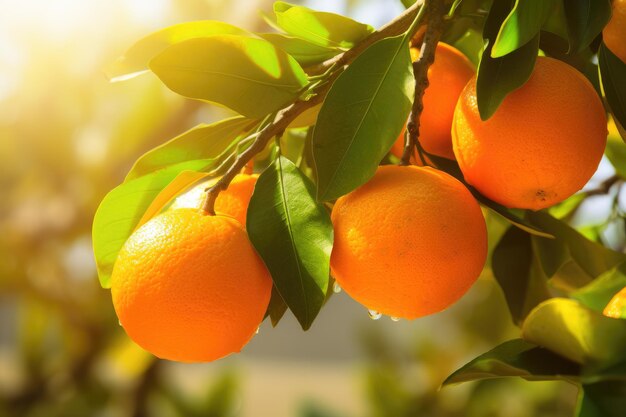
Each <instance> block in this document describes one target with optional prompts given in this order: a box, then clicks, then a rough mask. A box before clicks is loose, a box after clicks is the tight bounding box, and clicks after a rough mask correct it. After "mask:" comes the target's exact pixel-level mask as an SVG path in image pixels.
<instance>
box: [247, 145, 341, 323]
mask: <svg viewBox="0 0 626 417" xmlns="http://www.w3.org/2000/svg"><path fill="white" fill-rule="evenodd" d="M247 230H248V235H249V236H250V241H251V242H252V244H253V245H254V247H255V248H256V250H257V252H258V253H259V255H261V257H262V258H263V261H264V262H265V264H266V265H267V267H268V269H269V270H270V273H271V274H272V279H273V280H274V285H275V286H276V289H277V290H278V292H279V293H280V296H281V297H282V299H283V300H284V301H285V303H286V304H287V305H288V306H289V308H290V309H291V311H292V312H293V313H294V315H295V316H296V318H297V319H298V321H299V322H300V325H301V326H302V328H303V329H304V330H307V329H308V328H309V327H311V324H312V323H313V320H314V319H315V317H316V316H317V314H318V313H319V311H320V308H321V307H322V304H323V303H324V299H325V297H326V293H327V291H328V285H329V277H330V252H331V250H332V244H333V227H332V223H331V222H330V216H329V215H328V212H327V211H326V208H325V207H324V206H323V205H322V204H319V203H317V202H316V201H315V198H314V186H313V184H312V183H311V181H310V180H309V179H308V178H306V177H305V176H304V175H303V174H302V173H301V172H300V171H299V170H298V168H297V167H296V166H295V165H294V164H293V163H292V162H291V161H289V160H288V159H287V158H285V157H283V156H279V157H278V158H276V160H275V161H274V163H272V164H271V165H270V166H269V167H268V168H267V169H266V170H265V171H263V173H262V174H261V175H260V176H259V179H258V180H257V183H256V186H255V189H254V193H253V194H252V199H251V200H250V205H249V207H248V219H247Z"/></svg>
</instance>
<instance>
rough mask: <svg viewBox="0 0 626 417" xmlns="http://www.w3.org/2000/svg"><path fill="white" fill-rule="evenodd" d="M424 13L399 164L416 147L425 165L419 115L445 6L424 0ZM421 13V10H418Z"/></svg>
mask: <svg viewBox="0 0 626 417" xmlns="http://www.w3.org/2000/svg"><path fill="white" fill-rule="evenodd" d="M424 9H425V10H424V13H425V14H426V15H428V24H427V27H426V33H425V34H424V40H423V41H422V46H421V48H420V55H419V58H418V59H417V60H415V62H413V74H414V76H415V98H414V99H413V106H412V107H411V113H410V115H409V120H408V123H407V128H406V134H405V137H404V152H402V158H401V160H400V165H409V164H410V163H411V156H412V155H413V153H414V151H415V149H416V148H417V150H418V154H419V157H420V159H421V161H422V164H423V165H426V160H425V158H424V155H423V152H422V147H421V146H419V130H420V116H421V114H422V111H423V110H424V103H423V98H424V92H425V91H426V89H427V88H428V84H429V83H428V68H430V66H431V65H432V63H433V62H434V61H435V51H436V49H437V44H438V43H439V38H440V37H441V32H442V23H443V17H444V15H445V7H444V4H443V1H442V0H426V1H425V3H424ZM420 14H421V11H420Z"/></svg>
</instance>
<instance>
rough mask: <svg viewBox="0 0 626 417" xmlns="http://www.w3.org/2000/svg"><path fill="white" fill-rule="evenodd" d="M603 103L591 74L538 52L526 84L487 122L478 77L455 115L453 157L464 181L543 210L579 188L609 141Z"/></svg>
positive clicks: (509, 202) (512, 203)
mask: <svg viewBox="0 0 626 417" xmlns="http://www.w3.org/2000/svg"><path fill="white" fill-rule="evenodd" d="M606 137H607V120H606V115H605V112H604V108H603V106H602V101H601V100H600V98H599V97H598V94H597V93H596V91H595V90H594V88H593V86H592V85H591V83H590V82H589V81H587V79H586V78H585V77H584V76H583V75H582V74H581V73H579V72H578V71H576V70H575V69H574V68H572V67H570V66H569V65H567V64H565V63H563V62H561V61H558V60H556V59H552V58H547V57H539V58H537V63H536V65H535V69H534V71H533V73H532V75H531V77H530V79H529V80H528V82H527V83H526V84H524V85H523V86H522V87H520V88H519V89H517V90H515V91H513V92H512V93H511V94H509V95H508V96H507V97H506V98H505V99H504V101H503V103H502V104H501V105H500V107H499V108H498V110H497V111H496V113H495V114H494V115H493V116H492V117H491V118H490V119H488V120H487V121H482V120H481V119H480V116H479V114H478V105H477V101H476V78H473V79H472V80H471V81H470V82H469V83H468V84H467V86H466V87H465V89H464V90H463V93H462V94H461V97H460V98H459V102H458V104H457V107H456V110H455V113H454V123H453V127H452V140H453V145H454V154H455V155H456V159H457V161H458V163H459V166H460V167H461V170H462V171H463V175H464V176H465V179H466V180H467V182H469V183H470V184H472V185H473V186H474V187H476V188H477V189H478V190H479V191H480V192H481V193H482V194H484V195H485V196H487V197H488V198H490V199H492V200H494V201H496V202H498V203H500V204H503V205H505V206H507V207H514V208H525V209H532V210H539V209H542V208H545V207H549V206H551V205H553V204H556V203H558V202H560V201H563V200H565V199H566V198H567V197H569V196H571V195H572V194H574V193H575V192H576V191H578V190H580V189H581V188H582V187H583V185H585V183H586V182H587V181H588V180H589V178H591V176H592V175H593V173H594V172H595V170H596V169H597V167H598V163H599V162H600V159H601V158H602V154H603V152H604V148H605V146H606Z"/></svg>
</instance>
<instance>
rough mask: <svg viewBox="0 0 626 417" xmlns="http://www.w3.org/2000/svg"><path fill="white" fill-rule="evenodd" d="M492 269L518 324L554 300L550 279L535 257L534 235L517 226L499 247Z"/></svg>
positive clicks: (496, 248)
mask: <svg viewBox="0 0 626 417" xmlns="http://www.w3.org/2000/svg"><path fill="white" fill-rule="evenodd" d="M491 269H492V271H493V275H494V277H495V278H496V280H497V281H498V284H499V285H500V288H502V291H503V292H504V297H505V298H506V302H507V305H508V307H509V311H510V312H511V316H512V318H513V321H514V322H515V323H518V324H519V323H520V322H521V321H522V320H523V319H524V318H525V317H526V316H527V315H528V313H529V312H530V311H531V310H532V309H533V308H534V307H535V306H537V305H538V304H539V303H541V302H542V301H544V300H546V299H548V298H550V293H549V291H548V287H547V283H546V278H545V276H544V275H543V273H542V271H541V268H540V267H539V265H538V264H537V261H536V260H535V259H534V256H533V250H532V245H531V236H530V235H529V234H528V233H526V232H525V231H523V230H521V229H519V228H517V227H510V228H509V230H507V231H506V232H505V233H504V235H503V236H502V238H501V239H500V241H499V242H498V244H497V245H496V247H495V249H494V250H493V255H492V258H491Z"/></svg>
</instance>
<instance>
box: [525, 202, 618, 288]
mask: <svg viewBox="0 0 626 417" xmlns="http://www.w3.org/2000/svg"><path fill="white" fill-rule="evenodd" d="M526 218H527V219H528V220H530V221H531V223H532V224H534V225H536V226H537V227H539V228H540V229H541V230H545V231H547V232H549V233H552V234H553V235H554V236H555V237H556V238H555V239H541V238H535V239H534V240H533V245H534V247H535V253H536V254H537V257H538V258H539V260H540V261H541V266H542V269H543V271H544V272H545V273H546V275H547V276H548V277H552V276H553V275H554V274H556V272H557V271H558V270H559V269H560V268H561V267H562V266H563V265H565V264H566V263H567V262H569V261H570V260H573V261H574V262H576V264H578V265H579V266H580V268H581V269H582V270H583V271H584V272H585V273H586V274H588V275H589V276H590V277H592V278H595V277H597V276H599V275H601V274H602V273H604V272H605V271H608V270H609V269H611V268H614V267H615V266H617V265H619V264H620V263H622V262H624V261H626V255H625V254H622V253H619V252H615V251H613V250H611V249H608V248H605V247H604V246H602V245H601V244H599V243H596V242H593V241H591V240H589V239H587V238H586V237H584V236H583V235H581V234H580V233H579V232H578V231H576V230H575V229H573V228H572V227H570V226H569V225H567V224H566V223H565V222H563V221H561V220H558V219H555V218H554V217H552V216H550V215H549V214H548V213H545V212H541V211H536V212H532V211H529V212H528V213H527V217H526Z"/></svg>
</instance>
